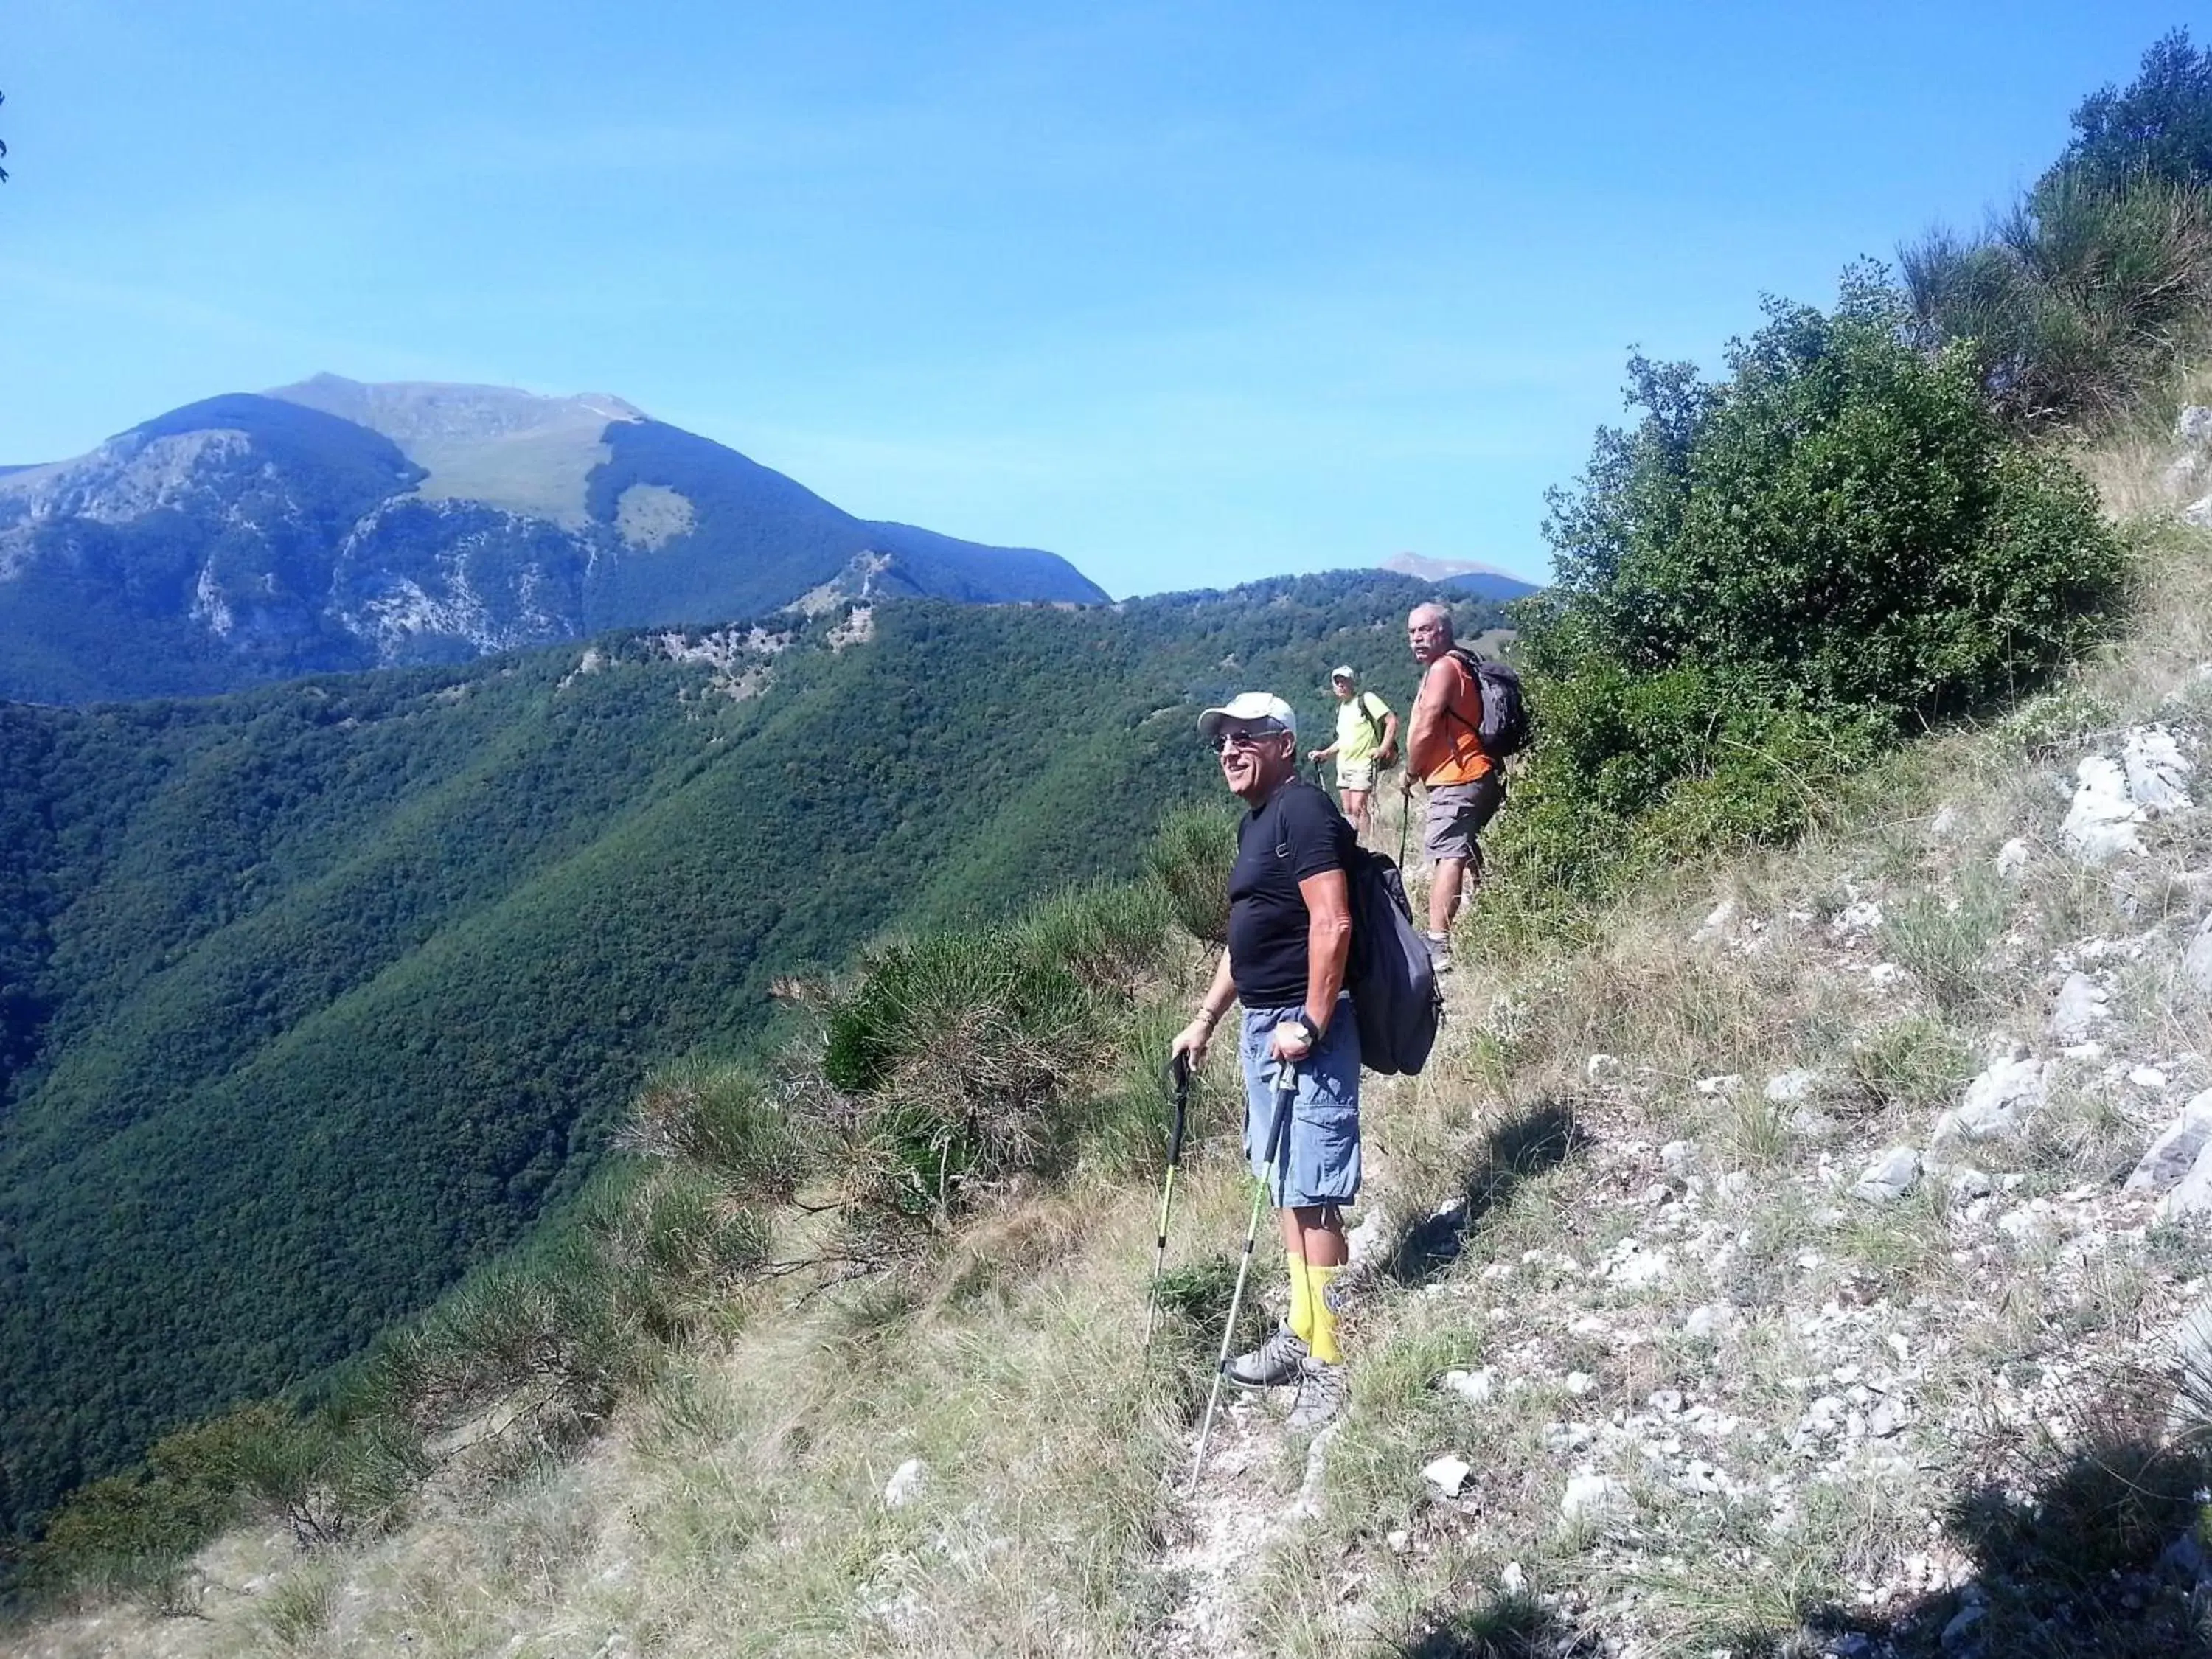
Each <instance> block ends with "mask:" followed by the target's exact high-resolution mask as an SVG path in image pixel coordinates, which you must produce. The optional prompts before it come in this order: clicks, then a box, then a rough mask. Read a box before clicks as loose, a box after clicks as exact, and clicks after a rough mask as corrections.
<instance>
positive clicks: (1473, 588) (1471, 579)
mask: <svg viewBox="0 0 2212 1659" xmlns="http://www.w3.org/2000/svg"><path fill="white" fill-rule="evenodd" d="M1380 568H1383V569H1384V570H1388V571H1391V572H1393V573H1395V574H1397V575H1401V576H1411V577H1413V579H1414V580H1416V581H1425V582H1435V583H1437V585H1439V586H1444V587H1455V588H1457V589H1459V591H1460V592H1462V593H1470V594H1472V595H1474V597H1475V598H1476V599H1498V600H1506V599H1526V598H1528V595H1529V594H1531V593H1534V592H1537V591H1538V587H1537V584H1535V583H1534V582H1531V581H1524V580H1522V579H1521V578H1520V577H1518V576H1516V575H1515V574H1513V573H1512V572H1510V571H1509V570H1500V569H1499V568H1498V567H1497V566H1496V565H1490V564H1478V563H1476V562H1474V561H1473V560H1470V559H1425V558H1423V557H1422V556H1420V555H1419V554H1418V553H1395V554H1393V555H1392V556H1390V557H1389V558H1387V559H1385V560H1383V562H1382V565H1381V567H1380Z"/></svg>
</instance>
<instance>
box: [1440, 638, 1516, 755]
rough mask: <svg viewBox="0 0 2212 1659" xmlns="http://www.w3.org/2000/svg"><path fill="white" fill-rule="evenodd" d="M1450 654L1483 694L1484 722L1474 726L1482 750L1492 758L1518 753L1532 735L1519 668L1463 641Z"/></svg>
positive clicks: (1476, 688)
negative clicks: (1477, 651) (1481, 653)
mask: <svg viewBox="0 0 2212 1659" xmlns="http://www.w3.org/2000/svg"><path fill="white" fill-rule="evenodd" d="M1450 654H1451V655H1452V656H1453V657H1454V658H1455V659H1457V660H1458V662H1459V665H1460V666H1461V667H1462V668H1464V669H1465V670H1467V671H1468V673H1469V674H1471V675H1473V676H1474V685H1475V690H1477V691H1479V692H1480V693H1481V695H1482V724H1481V725H1480V726H1477V727H1475V735H1476V736H1477V737H1479V738H1481V739H1482V752H1483V753H1484V754H1486V755H1487V756H1489V757H1490V758H1491V759H1492V760H1504V758H1505V757H1507V756H1508V755H1517V754H1519V753H1520V752H1521V751H1522V750H1523V749H1526V748H1527V747H1528V739H1529V737H1530V736H1531V735H1532V732H1531V728H1530V722H1529V719H1528V700H1527V699H1526V698H1525V697H1523V696H1522V695H1521V676H1520V673H1519V671H1516V670H1515V669H1514V668H1511V667H1510V666H1509V665H1506V664H1504V663H1502V662H1492V661H1491V660H1490V659H1488V658H1487V657H1478V656H1476V655H1475V654H1474V652H1472V651H1470V650H1468V648H1467V647H1465V646H1463V645H1455V646H1454V647H1452V648H1451V653H1450ZM1461 718H1462V720H1464V718H1465V717H1464V716H1462V717H1461Z"/></svg>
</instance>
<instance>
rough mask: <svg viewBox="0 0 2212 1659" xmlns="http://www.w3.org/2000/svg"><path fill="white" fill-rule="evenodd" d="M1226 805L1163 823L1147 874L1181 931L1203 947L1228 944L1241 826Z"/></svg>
mask: <svg viewBox="0 0 2212 1659" xmlns="http://www.w3.org/2000/svg"><path fill="white" fill-rule="evenodd" d="M1239 816H1240V814H1239V813H1238V811H1237V808H1236V807H1234V806H1232V805H1229V804H1228V803H1226V802H1209V803H1207V804H1205V805H1195V806H1185V807H1182V808H1180V809H1178V810H1177V811H1174V812H1171V813H1170V814H1169V815H1168V816H1167V817H1166V818H1165V819H1164V820H1163V821H1162V822H1161V824H1160V828H1159V833H1158V835H1157V836H1154V837H1153V840H1152V849H1151V851H1150V852H1149V853H1148V854H1146V859H1145V868H1146V872H1148V873H1149V874H1150V875H1151V876H1152V879H1153V880H1155V881H1157V882H1158V883H1159V884H1160V885H1161V887H1162V888H1164V890H1166V892H1167V896H1168V903H1169V906H1170V908H1171V909H1172V910H1173V911H1174V913H1175V919H1176V921H1177V922H1178V923H1179V924H1180V925H1181V926H1182V930H1183V931H1184V932H1185V933H1188V934H1189V935H1190V936H1191V937H1192V938H1193V939H1197V940H1198V941H1199V942H1200V943H1201V944H1204V945H1225V944H1227V943H1228V942H1229V870H1230V866H1231V865H1233V864H1235V863H1236V862H1237V818H1238V817H1239Z"/></svg>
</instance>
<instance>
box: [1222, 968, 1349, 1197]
mask: <svg viewBox="0 0 2212 1659" xmlns="http://www.w3.org/2000/svg"><path fill="white" fill-rule="evenodd" d="M1297 1012H1298V1011H1297V1009H1296V1008H1247V1009H1246V1010H1245V1011H1244V1030H1243V1036H1242V1038H1241V1039H1240V1041H1239V1042H1238V1043H1237V1058H1238V1060H1241V1061H1242V1062H1243V1068H1244V1157H1245V1161H1246V1162H1247V1163H1249V1164H1251V1166H1252V1173H1253V1175H1254V1176H1255V1177H1256V1178H1257V1179H1259V1180H1261V1181H1263V1182H1266V1183H1267V1193H1268V1195H1269V1196H1270V1197H1271V1198H1273V1200H1275V1204H1276V1207H1278V1208H1279V1209H1299V1208H1304V1207H1305V1206H1310V1205H1327V1204H1349V1203H1351V1202H1352V1200H1353V1199H1355V1198H1357V1197H1358V1195H1359V1022H1358V1020H1357V1019H1355V1018H1352V999H1351V997H1350V996H1348V995H1346V996H1340V997H1338V998H1337V1000H1336V1012H1334V1013H1333V1014H1331V1015H1330V1016H1329V1018H1328V1030H1326V1031H1324V1032H1323V1033H1322V1039H1321V1047H1320V1048H1317V1049H1316V1050H1315V1051H1314V1052H1313V1053H1311V1054H1308V1055H1307V1056H1306V1057H1305V1058H1304V1060H1301V1061H1299V1062H1298V1065H1297V1072H1296V1075H1297V1094H1296V1095H1295V1096H1293V1097H1292V1098H1291V1121H1290V1122H1289V1123H1288V1124H1287V1125H1286V1126H1285V1133H1284V1136H1283V1142H1284V1144H1283V1145H1281V1146H1279V1147H1277V1148H1276V1152H1275V1161H1274V1163H1273V1165H1272V1166H1270V1164H1268V1162H1267V1131H1268V1129H1269V1127H1271V1126H1272V1124H1273V1121H1274V1111H1275V1103H1276V1094H1275V1075H1276V1067H1275V1059H1274V1056H1273V1054H1270V1053H1269V1052H1268V1048H1267V1039H1268V1037H1269V1036H1270V1035H1271V1034H1272V1033H1273V1030H1274V1029H1275V1027H1276V1026H1278V1025H1279V1024H1282V1023H1283V1021H1284V1020H1285V1019H1287V1018H1290V1016H1291V1015H1292V1014H1295V1013H1297Z"/></svg>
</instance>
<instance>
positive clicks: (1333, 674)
mask: <svg viewBox="0 0 2212 1659" xmlns="http://www.w3.org/2000/svg"><path fill="white" fill-rule="evenodd" d="M1328 677H1329V678H1331V679H1333V680H1351V681H1353V682H1354V683H1355V684H1356V683H1357V682H1358V678H1359V676H1358V675H1357V674H1355V673H1353V672H1352V665H1351V664H1350V663H1346V665H1344V666H1343V667H1341V668H1332V669H1330V670H1329V671H1328Z"/></svg>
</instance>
